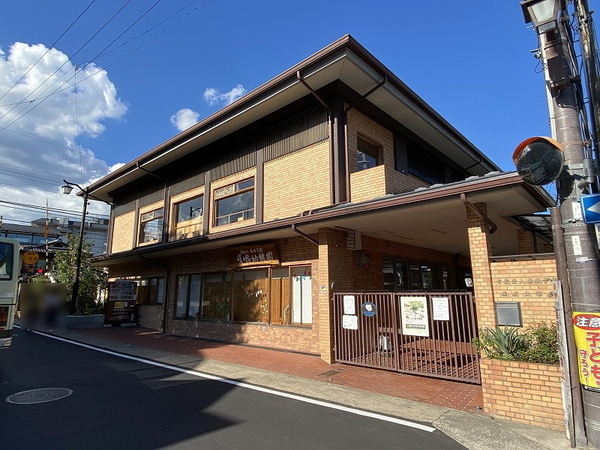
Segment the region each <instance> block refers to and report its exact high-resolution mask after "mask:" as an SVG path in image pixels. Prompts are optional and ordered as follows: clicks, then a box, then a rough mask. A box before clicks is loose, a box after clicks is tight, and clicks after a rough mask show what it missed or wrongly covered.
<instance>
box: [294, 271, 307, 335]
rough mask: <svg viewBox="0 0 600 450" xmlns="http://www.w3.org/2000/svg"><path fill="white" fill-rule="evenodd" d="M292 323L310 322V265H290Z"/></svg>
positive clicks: (304, 323) (305, 323)
mask: <svg viewBox="0 0 600 450" xmlns="http://www.w3.org/2000/svg"><path fill="white" fill-rule="evenodd" d="M291 275H292V323H294V324H297V325H308V324H311V323H312V278H311V271H310V267H309V266H306V267H292V269H291Z"/></svg>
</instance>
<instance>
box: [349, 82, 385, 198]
mask: <svg viewBox="0 0 600 450" xmlns="http://www.w3.org/2000/svg"><path fill="white" fill-rule="evenodd" d="M387 81H388V78H387V74H383V80H381V82H379V83H378V84H377V85H376V86H375V87H373V88H372V89H371V90H369V91H368V92H367V93H366V94H364V95H363V96H362V97H361V98H359V99H358V100H357V101H355V102H354V103H353V104H351V105H348V106H347V107H346V108H344V135H345V136H344V147H345V149H344V150H345V153H346V192H347V196H348V201H352V191H351V190H350V189H351V187H350V152H349V149H348V111H350V110H351V109H353V108H355V107H356V105H358V104H359V103H360V102H362V101H363V100H364V99H366V98H367V97H368V96H369V95H371V94H372V93H373V92H375V91H376V90H378V89H379V88H380V87H382V86H383V85H384V84H385V83H387Z"/></svg>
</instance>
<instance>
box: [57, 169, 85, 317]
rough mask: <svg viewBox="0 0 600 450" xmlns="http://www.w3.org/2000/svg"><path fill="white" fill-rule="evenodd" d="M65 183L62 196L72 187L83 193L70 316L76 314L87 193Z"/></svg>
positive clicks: (71, 184)
mask: <svg viewBox="0 0 600 450" xmlns="http://www.w3.org/2000/svg"><path fill="white" fill-rule="evenodd" d="M63 182H64V183H65V185H64V186H62V187H61V188H60V189H61V191H62V193H63V194H65V195H69V194H70V193H71V191H72V190H73V186H77V188H78V189H79V190H80V191H81V192H83V213H82V214H81V225H80V227H79V243H78V244H77V258H76V261H75V278H74V280H73V291H72V292H71V311H70V312H71V314H75V313H76V312H77V297H78V296H79V274H80V272H81V252H82V249H83V231H84V229H85V216H86V214H87V204H88V196H89V192H88V190H87V189H84V188H82V187H81V186H79V185H78V184H77V183H70V182H69V181H67V180H63Z"/></svg>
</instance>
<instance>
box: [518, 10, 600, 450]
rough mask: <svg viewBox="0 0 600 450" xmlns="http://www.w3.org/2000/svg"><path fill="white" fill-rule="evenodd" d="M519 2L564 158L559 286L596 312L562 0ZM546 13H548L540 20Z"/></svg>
mask: <svg viewBox="0 0 600 450" xmlns="http://www.w3.org/2000/svg"><path fill="white" fill-rule="evenodd" d="M521 5H522V7H523V11H524V13H525V19H526V22H533V23H534V26H535V28H536V31H537V33H538V37H539V41H540V58H541V61H542V64H543V67H544V73H545V81H546V89H547V98H548V108H549V112H550V122H551V128H552V134H553V136H552V137H553V138H554V139H555V140H556V141H557V142H559V143H560V144H561V146H562V148H563V151H564V156H565V165H564V168H563V171H562V173H561V175H560V177H559V179H558V180H557V190H558V195H559V200H560V212H561V216H562V222H561V228H562V231H563V234H564V243H565V249H566V264H567V274H568V281H569V286H565V287H564V288H565V289H569V291H570V296H571V302H572V311H573V312H593V313H598V312H600V263H599V261H598V245H597V241H596V237H595V230H594V227H593V226H589V225H587V224H585V223H584V222H583V218H582V211H581V206H580V203H579V198H580V197H581V195H582V194H586V193H589V192H591V190H590V186H591V184H592V183H593V182H594V180H595V178H594V176H593V173H592V171H591V169H592V152H591V143H590V142H585V141H584V137H583V136H584V132H583V131H584V130H583V128H582V123H583V122H584V121H583V120H582V114H583V113H582V112H583V109H584V105H583V104H582V98H583V94H582V88H581V81H580V78H579V76H578V74H577V59H576V57H575V52H574V50H573V38H572V36H571V31H570V28H569V16H568V11H567V9H566V4H565V2H564V0H526V1H523V2H521ZM536 8H537V10H536ZM546 13H549V14H548V16H549V17H548V18H546V19H542V20H540V18H541V16H542V14H546ZM536 16H537V17H536ZM550 16H553V17H550ZM570 326H572V325H570ZM571 363H572V364H574V363H576V361H571ZM582 399H583V404H584V420H585V431H586V434H587V439H588V441H589V442H590V443H591V444H592V445H594V446H600V390H598V389H593V388H588V387H587V386H584V387H583V390H582ZM577 441H578V443H581V442H582V441H583V439H581V437H580V436H578V439H577Z"/></svg>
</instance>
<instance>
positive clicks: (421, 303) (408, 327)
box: [400, 297, 429, 337]
mask: <svg viewBox="0 0 600 450" xmlns="http://www.w3.org/2000/svg"><path fill="white" fill-rule="evenodd" d="M400 311H401V314H402V334H404V335H409V336H426V337H429V314H428V312H427V297H400Z"/></svg>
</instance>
